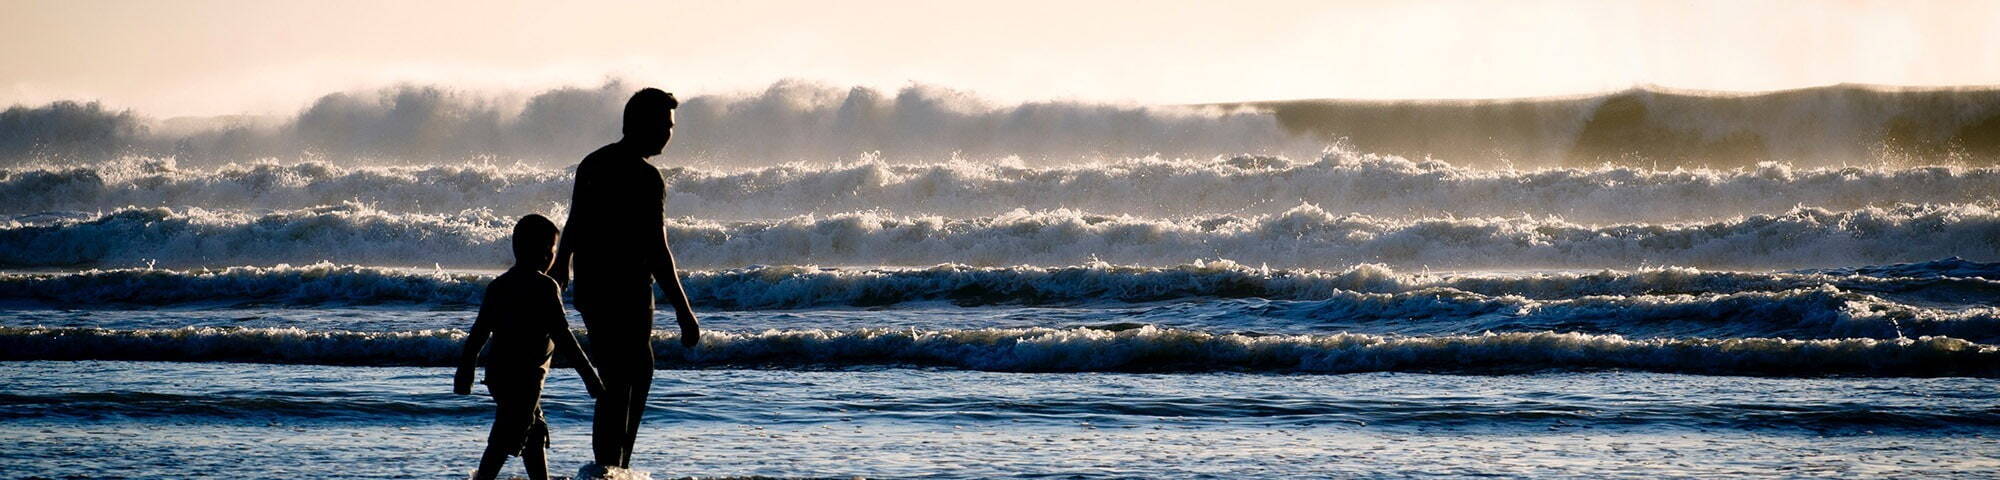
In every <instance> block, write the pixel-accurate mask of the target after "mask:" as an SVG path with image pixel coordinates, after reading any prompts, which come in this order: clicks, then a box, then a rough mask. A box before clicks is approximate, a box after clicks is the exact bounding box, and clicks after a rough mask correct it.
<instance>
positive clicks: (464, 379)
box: [451, 369, 472, 395]
mask: <svg viewBox="0 0 2000 480" xmlns="http://www.w3.org/2000/svg"><path fill="white" fill-rule="evenodd" d="M451 393H456V394H459V395H471V394H472V371H471V370H464V369H460V370H459V371H458V374H457V375H453V376H452V378H451Z"/></svg>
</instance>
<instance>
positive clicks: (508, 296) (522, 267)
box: [452, 215, 604, 480]
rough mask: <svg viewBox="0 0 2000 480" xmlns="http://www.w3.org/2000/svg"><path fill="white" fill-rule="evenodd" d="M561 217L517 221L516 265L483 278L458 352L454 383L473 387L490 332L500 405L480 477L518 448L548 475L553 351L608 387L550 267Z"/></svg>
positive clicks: (492, 381)
mask: <svg viewBox="0 0 2000 480" xmlns="http://www.w3.org/2000/svg"><path fill="white" fill-rule="evenodd" d="M560 234H561V232H560V231H558V230H557V229H556V224H555V223H554V222H550V221H549V219H547V218H544V217H542V216H541V215H528V216H526V217H522V218H521V221H520V222H519V223H516V224H514V268H511V269H508V270H507V273H503V274H501V275H500V277H499V278H494V279H493V282H492V283H489V284H487V285H486V298H485V300H484V301H482V302H480V305H479V318H478V319H476V320H474V321H473V322H472V332H471V333H469V334H467V335H466V337H465V353H464V355H463V356H462V357H461V359H460V360H459V364H458V374H457V376H456V377H455V378H453V382H452V391H453V392H456V393H458V394H459V395H470V394H472V375H473V373H472V369H473V365H474V364H475V363H477V362H478V360H479V350H480V347H481V346H482V345H483V344H485V343H487V342H486V340H487V337H489V336H491V337H493V342H492V347H491V348H489V349H488V351H487V356H486V381H485V383H486V389H487V390H488V391H489V392H491V393H492V394H493V403H495V404H497V405H498V408H497V409H496V410H497V411H496V412H495V414H494V416H493V433H492V434H491V435H490V436H488V437H487V439H486V454H485V455H484V456H482V457H480V459H479V471H478V473H476V474H474V475H473V478H478V479H481V480H485V479H491V478H495V477H497V476H499V475H500V467H501V466H502V465H506V463H507V456H508V455H520V456H521V461H522V463H525V464H526V466H527V467H528V476H529V477H531V478H534V479H537V480H540V479H545V478H549V468H548V452H547V449H548V445H549V425H548V422H547V421H546V420H544V419H543V418H542V379H543V377H546V376H548V373H549V357H550V356H551V354H553V353H555V351H556V350H562V352H563V355H565V356H567V357H568V358H569V361H570V364H571V365H572V366H574V367H576V372H577V374H579V375H582V376H583V385H584V388H585V389H586V390H588V391H589V392H590V396H592V397H596V396H597V395H598V392H599V391H601V390H603V388H604V386H603V383H602V382H600V381H599V380H598V378H597V372H596V370H594V369H592V368H591V366H590V358H589V357H586V356H584V354H583V349H582V348H580V347H579V346H578V345H577V344H576V336H574V335H571V334H570V332H569V322H568V321H567V320H565V319H564V318H563V307H562V290H561V288H560V287H557V286H556V281H555V279H552V278H549V276H548V270H549V265H550V263H551V262H553V261H554V260H555V248H556V238H557V237H558V236H559V235H560Z"/></svg>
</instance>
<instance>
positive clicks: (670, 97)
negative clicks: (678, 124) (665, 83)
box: [621, 88, 681, 157]
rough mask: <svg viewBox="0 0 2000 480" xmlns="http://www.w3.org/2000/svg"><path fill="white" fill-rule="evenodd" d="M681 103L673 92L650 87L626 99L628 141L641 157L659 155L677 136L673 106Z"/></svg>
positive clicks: (626, 140)
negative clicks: (668, 142)
mask: <svg viewBox="0 0 2000 480" xmlns="http://www.w3.org/2000/svg"><path fill="white" fill-rule="evenodd" d="M680 106H681V102H680V101H679V100H675V99H674V94H671V93H667V92H664V91H660V89H657V88H647V89H644V90H640V91H639V93H634V94H632V99H631V100H627V101H626V102H625V140H623V141H622V142H621V143H624V144H626V145H630V146H633V147H636V148H637V149H638V150H639V154H640V155H642V156H647V157H650V156H654V155H659V154H660V150H661V149H665V148H667V141H668V140H671V139H673V138H674V109H675V108H678V107H680Z"/></svg>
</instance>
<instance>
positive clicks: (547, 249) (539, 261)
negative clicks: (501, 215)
mask: <svg viewBox="0 0 2000 480" xmlns="http://www.w3.org/2000/svg"><path fill="white" fill-rule="evenodd" d="M560 235H562V230H559V229H557V228H556V222H551V221H549V219H548V217H544V216H541V215H536V214H528V216H525V217H521V221H519V222H515V223H514V264H515V265H516V266H522V267H529V268H533V269H535V271H537V272H548V271H549V265H550V264H551V263H553V262H555V260H556V238H557V237H558V236H560Z"/></svg>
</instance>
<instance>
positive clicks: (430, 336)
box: [0, 326, 2000, 377]
mask: <svg viewBox="0 0 2000 480" xmlns="http://www.w3.org/2000/svg"><path fill="white" fill-rule="evenodd" d="M461 337H462V334H460V333H458V332H456V331H448V330H431V331H417V332H390V333H366V332H343V331H306V330H299V329H290V328H285V329H219V328H195V327H190V328H180V329H171V330H125V331H119V330H102V329H88V328H40V327H28V328H21V327H0V359H7V360H85V359H94V360H158V361H187V362H201V361H237V362H261V363H303V364H328V365H428V366H445V365H451V364H452V362H453V361H455V360H456V357H457V355H458V353H459V352H458V349H459V342H460V338H461ZM654 348H655V349H656V351H658V352H659V355H660V366H662V367H667V368H675V367H704V366H784V367H800V366H807V367H810V366H834V367H838V366H854V365H922V366H941V367H951V368H965V369H976V370H995V371H1257V372H1312V373H1344V372H1370V371H1419V372H1423V371H1440V372H1532V371H1545V370H1551V369H1554V370H1579V369H1585V370H1587V369H1630V370H1645V371H1659V372H1683V373H1705V374H1724V375H1770V376H1813V375H1884V376H1946V375H1965V376H1982V377H1991V376H1995V375H2000V348H1996V347H1994V346H1991V345H1983V344H1977V343H1972V342H1968V341H1965V340H1959V339H1953V338H1946V337H1924V338H1917V339H1908V338H1901V339H1892V340H1877V339H1841V340H1787V339H1772V338H1740V339H1702V338H1684V339H1647V340H1636V339H1628V338H1625V337H1621V336H1616V335H1589V334H1579V333H1497V334H1481V335H1445V336H1378V335H1362V334H1334V335H1267V336H1258V335H1242V334H1214V333H1207V332H1200V331H1192V330H1179V329H1163V328H1156V327H1150V326H1147V327H1138V328H1130V329H1122V330H1106V329H1090V328H1074V329H1049V328H1022V329H974V330H943V331H923V330H881V329H861V330H852V331H825V330H791V331H778V330H772V331H765V332H756V333H731V332H709V333H708V334H707V335H705V337H704V341H703V344H702V345H701V346H699V347H696V348H694V349H684V348H682V347H680V346H679V342H678V340H677V339H676V338H674V336H673V335H671V334H662V335H656V337H655V340H654Z"/></svg>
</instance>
